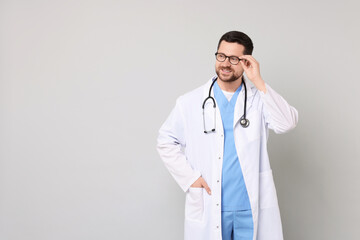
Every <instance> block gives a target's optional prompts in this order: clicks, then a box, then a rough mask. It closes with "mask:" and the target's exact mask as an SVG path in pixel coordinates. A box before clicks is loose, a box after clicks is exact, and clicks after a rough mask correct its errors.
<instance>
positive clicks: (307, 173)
mask: <svg viewBox="0 0 360 240" xmlns="http://www.w3.org/2000/svg"><path fill="white" fill-rule="evenodd" d="M358 13H359V4H358V1H356V0H352V1H325V0H324V1H310V0H307V1H285V0H283V1H165V0H162V1H109V0H105V1H104V0H101V1H100V0H98V1H95V0H92V1H89V0H83V1H70V0H65V1H64V0H62V1H60V0H58V1H25V0H23V1H17V0H8V1H6V0H1V1H0V239H1V240H23V239H24V240H25V239H26V240H27V239H34V240H42V239H51V240H57V239H59V240H63V239H76V240H77V239H86V240H91V239H109V240H110V239H175V240H176V239H182V238H183V217H184V193H183V192H182V191H181V189H180V188H179V187H178V186H177V185H176V183H175V181H174V180H173V179H172V178H171V176H170V174H169V173H168V172H167V170H166V169H165V167H164V166H163V163H162V162H161V160H160V158H159V156H158V154H157V152H156V149H155V146H156V137H157V131H158V129H159V128H160V126H161V124H162V123H163V122H164V121H165V119H166V117H167V116H168V114H169V113H170V110H171V109H172V107H173V106H174V104H175V99H176V98H177V97H178V96H179V95H181V94H183V93H185V92H187V91H189V90H191V89H193V88H195V87H198V86H200V85H202V84H203V83H205V82H206V81H207V80H208V79H209V78H210V77H211V76H212V75H213V74H214V64H215V59H214V52H215V51H216V45H217V42H218V39H219V38H220V37H221V35H222V34H223V33H225V32H227V31H230V30H239V31H243V32H245V33H247V34H248V35H249V36H250V37H251V38H252V39H253V42H254V46H255V50H254V52H253V56H254V57H255V58H256V59H257V60H258V61H259V62H260V68H261V75H262V77H263V78H264V80H265V81H266V82H267V83H269V84H270V85H271V86H272V87H273V88H274V89H275V90H277V91H278V92H279V93H280V94H281V95H282V96H284V97H285V98H286V99H287V100H288V102H289V103H290V104H292V105H293V106H295V107H296V108H297V109H298V111H299V124H298V126H297V128H296V129H295V130H293V131H292V132H290V133H288V134H285V135H275V134H271V136H270V139H269V140H270V141H269V152H270V157H271V164H272V168H273V171H274V176H275V182H276V186H277V191H278V197H279V204H280V208H281V215H282V220H283V228H284V236H285V239H291V240H304V239H317V240H319V239H326V240H333V239H334V240H335V239H336V240H338V239H357V238H358V236H359V235H360V228H359V222H360V207H359V202H360V192H359V181H360V174H359V168H360V150H359V147H360V137H359V133H360V131H359V130H360V127H359V124H358V123H359V121H360V114H359V103H360V97H359V94H358V93H359V88H360V84H359V80H360V79H359V74H358V69H359V63H360V62H359V54H360V47H359V42H360V33H359V22H360V17H359V14H358Z"/></svg>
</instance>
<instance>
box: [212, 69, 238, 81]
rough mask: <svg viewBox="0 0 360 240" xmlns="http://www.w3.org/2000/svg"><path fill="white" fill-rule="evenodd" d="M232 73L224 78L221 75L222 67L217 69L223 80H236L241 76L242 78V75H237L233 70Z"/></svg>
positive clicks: (219, 76)
mask: <svg viewBox="0 0 360 240" xmlns="http://www.w3.org/2000/svg"><path fill="white" fill-rule="evenodd" d="M231 73H232V74H231V75H229V76H228V77H226V78H222V77H221V73H220V68H219V69H216V74H217V76H218V78H219V79H220V80H221V81H222V82H228V83H229V82H235V81H236V80H238V79H239V78H241V75H236V74H235V73H234V72H233V71H232V72H231Z"/></svg>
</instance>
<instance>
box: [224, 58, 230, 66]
mask: <svg viewBox="0 0 360 240" xmlns="http://www.w3.org/2000/svg"><path fill="white" fill-rule="evenodd" d="M222 65H224V66H231V63H230V58H229V57H226V58H225V61H223V64H222Z"/></svg>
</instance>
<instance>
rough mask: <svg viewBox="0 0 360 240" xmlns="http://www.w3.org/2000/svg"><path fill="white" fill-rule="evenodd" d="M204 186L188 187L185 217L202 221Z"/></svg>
mask: <svg viewBox="0 0 360 240" xmlns="http://www.w3.org/2000/svg"><path fill="white" fill-rule="evenodd" d="M203 191H204V188H192V187H191V188H189V190H188V191H187V193H186V200H185V218H186V219H187V220H191V221H198V222H200V221H202V219H203V214H204V199H203Z"/></svg>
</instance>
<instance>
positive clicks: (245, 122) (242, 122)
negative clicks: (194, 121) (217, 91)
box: [202, 77, 250, 133]
mask: <svg viewBox="0 0 360 240" xmlns="http://www.w3.org/2000/svg"><path fill="white" fill-rule="evenodd" d="M216 80H217V77H216V78H215V79H214V80H213V82H212V83H211V86H210V89H209V96H208V97H207V98H205V100H204V102H203V105H202V109H203V123H204V133H211V132H215V126H216V122H215V121H216V103H215V99H214V98H213V97H212V96H211V90H212V88H213V86H214V83H215V82H216ZM242 83H243V84H244V88H245V99H244V115H243V116H242V117H241V118H240V125H241V126H242V127H243V128H247V127H248V126H249V124H250V121H249V119H247V118H246V100H247V89H246V84H245V81H244V77H242ZM209 99H210V100H211V101H212V102H213V108H214V128H212V129H211V131H206V128H205V104H206V102H207V101H208V100H209Z"/></svg>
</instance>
